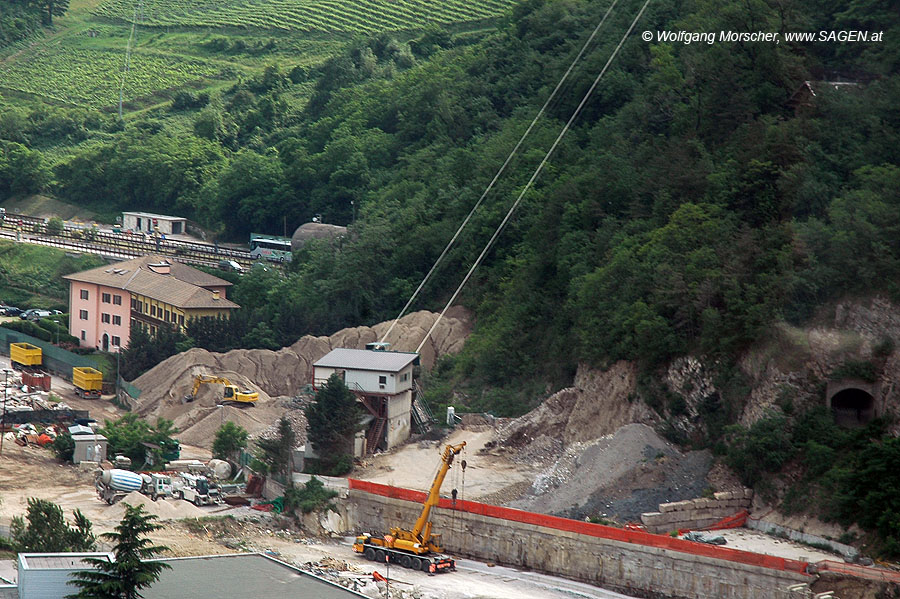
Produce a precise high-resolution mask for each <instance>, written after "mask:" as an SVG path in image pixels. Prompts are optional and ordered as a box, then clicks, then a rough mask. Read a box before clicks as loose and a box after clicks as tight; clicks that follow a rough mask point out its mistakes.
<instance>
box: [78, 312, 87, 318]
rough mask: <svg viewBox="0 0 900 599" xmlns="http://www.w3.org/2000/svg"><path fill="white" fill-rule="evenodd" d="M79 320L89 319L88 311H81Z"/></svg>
mask: <svg viewBox="0 0 900 599" xmlns="http://www.w3.org/2000/svg"><path fill="white" fill-rule="evenodd" d="M78 318H80V319H81V320H87V319H88V314H87V310H79V311H78Z"/></svg>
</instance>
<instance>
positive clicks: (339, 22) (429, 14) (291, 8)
mask: <svg viewBox="0 0 900 599" xmlns="http://www.w3.org/2000/svg"><path fill="white" fill-rule="evenodd" d="M513 4H515V0H224V1H223V2H209V1H208V0H144V2H143V10H142V16H141V15H139V17H138V18H139V21H140V22H141V24H143V25H147V26H187V27H254V28H260V29H281V30H286V31H303V32H311V33H312V32H325V33H365V34H371V33H377V32H381V31H400V30H408V29H420V28H422V27H423V26H424V25H427V24H429V23H434V24H438V25H447V24H451V23H462V22H466V21H477V20H481V19H488V18H492V17H497V16H500V15H502V14H503V13H504V12H505V11H506V10H508V9H509V8H511V7H512V6H513ZM134 7H135V2H134V0H109V1H108V2H105V3H104V4H102V5H101V6H100V7H99V8H97V9H96V10H95V11H94V14H95V15H98V16H102V17H105V18H109V19H114V20H119V21H129V22H130V21H131V19H132V18H133V15H134Z"/></svg>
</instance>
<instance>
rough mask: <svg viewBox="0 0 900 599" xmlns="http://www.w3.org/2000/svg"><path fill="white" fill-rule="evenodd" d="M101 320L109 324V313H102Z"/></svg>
mask: <svg viewBox="0 0 900 599" xmlns="http://www.w3.org/2000/svg"><path fill="white" fill-rule="evenodd" d="M100 322H105V323H106V324H109V314H105V313H104V314H101V315H100Z"/></svg>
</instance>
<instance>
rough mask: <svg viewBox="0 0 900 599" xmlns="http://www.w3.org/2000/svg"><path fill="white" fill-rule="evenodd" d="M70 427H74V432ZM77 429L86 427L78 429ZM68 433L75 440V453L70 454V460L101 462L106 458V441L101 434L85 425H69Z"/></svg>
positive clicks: (77, 462)
mask: <svg viewBox="0 0 900 599" xmlns="http://www.w3.org/2000/svg"><path fill="white" fill-rule="evenodd" d="M72 429H76V430H75V431H74V432H73V430H72ZM78 429H87V431H85V430H78ZM69 434H70V435H72V440H73V441H75V453H73V454H72V462H73V463H75V464H80V463H81V462H102V461H104V460H106V446H107V445H108V443H109V442H108V441H107V439H106V437H104V436H103V435H98V434H96V433H94V431H92V430H91V429H90V428H89V427H87V426H71V427H69Z"/></svg>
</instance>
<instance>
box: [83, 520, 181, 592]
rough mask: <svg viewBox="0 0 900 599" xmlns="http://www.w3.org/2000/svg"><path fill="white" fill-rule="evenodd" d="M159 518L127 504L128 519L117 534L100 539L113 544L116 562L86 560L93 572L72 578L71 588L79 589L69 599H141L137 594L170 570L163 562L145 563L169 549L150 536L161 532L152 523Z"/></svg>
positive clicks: (157, 526) (85, 571)
mask: <svg viewBox="0 0 900 599" xmlns="http://www.w3.org/2000/svg"><path fill="white" fill-rule="evenodd" d="M155 519H156V516H155V515H153V514H147V513H145V512H144V506H142V505H138V506H133V505H128V504H125V516H124V517H123V518H122V521H121V522H119V525H118V526H116V530H115V532H107V533H103V535H101V536H102V537H103V538H104V539H106V540H108V541H110V542H112V543H114V547H113V553H114V554H115V561H112V562H109V561H106V560H103V559H99V558H86V559H85V561H86V562H87V563H89V564H91V565H92V566H94V569H93V570H84V571H81V572H76V573H74V574H72V579H71V580H70V581H69V584H71V585H73V586H76V587H78V588H80V589H81V590H80V591H79V592H77V593H75V594H72V595H67V596H66V597H67V599H138V598H139V597H140V596H141V595H140V593H139V592H138V591H140V590H141V589H145V588H147V587H149V586H151V585H152V584H153V583H154V582H156V581H157V580H159V576H160V574H161V573H162V571H163V569H166V568H171V566H170V565H169V564H166V563H163V562H151V561H146V560H149V559H150V558H152V557H153V556H154V555H156V554H158V553H161V552H163V551H168V550H169V548H168V547H165V546H162V545H153V544H152V541H151V540H150V539H149V538H147V536H146V535H147V534H149V533H151V532H153V531H155V530H158V529H159V528H161V526H160V525H159V524H156V523H154V522H153V520H155Z"/></svg>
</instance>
